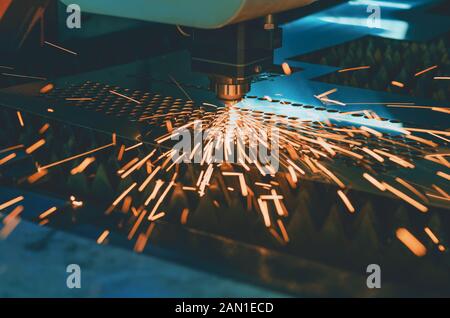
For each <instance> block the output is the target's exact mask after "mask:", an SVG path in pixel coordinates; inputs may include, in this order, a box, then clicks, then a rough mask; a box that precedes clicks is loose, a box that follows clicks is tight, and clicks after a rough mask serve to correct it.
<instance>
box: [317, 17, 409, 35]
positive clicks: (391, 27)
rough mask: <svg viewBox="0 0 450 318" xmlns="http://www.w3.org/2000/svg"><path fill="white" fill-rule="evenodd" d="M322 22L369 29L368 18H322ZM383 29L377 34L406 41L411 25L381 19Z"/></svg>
mask: <svg viewBox="0 0 450 318" xmlns="http://www.w3.org/2000/svg"><path fill="white" fill-rule="evenodd" d="M319 19H320V20H322V21H325V22H329V23H337V24H342V25H349V26H360V27H368V22H367V21H368V20H367V18H352V17H330V16H325V17H320V18H319ZM380 25H381V27H380V28H377V29H375V30H379V31H381V32H380V33H377V34H379V35H381V36H386V37H389V38H393V39H397V40H403V39H405V36H406V33H407V32H408V28H409V24H408V23H407V22H405V21H399V20H391V19H381V23H380Z"/></svg>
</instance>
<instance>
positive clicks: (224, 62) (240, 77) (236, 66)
mask: <svg viewBox="0 0 450 318" xmlns="http://www.w3.org/2000/svg"><path fill="white" fill-rule="evenodd" d="M62 1H63V2H65V3H67V4H69V3H70V2H71V0H62ZM314 1H315V0H226V1H222V0H189V1H187V0H134V4H133V5H130V4H129V3H124V2H123V1H119V0H96V1H91V0H79V1H78V2H77V3H78V4H79V5H80V7H81V9H82V11H83V10H85V11H87V12H92V13H99V14H107V15H113V16H119V17H126V18H133V19H139V20H145V21H152V22H160V23H166V24H174V25H181V26H187V27H192V28H194V29H192V30H191V31H190V36H191V40H192V47H191V54H192V70H193V71H195V72H201V73H204V74H206V75H208V77H209V78H210V88H211V90H212V91H214V92H215V93H216V95H217V97H218V98H219V99H221V100H226V101H231V100H239V99H241V98H242V97H243V96H244V95H245V94H246V93H247V92H248V91H249V90H250V84H251V81H252V77H253V76H255V75H257V74H259V73H261V72H262V71H264V70H265V69H267V68H268V67H271V66H272V63H273V51H274V49H275V48H277V47H280V46H281V29H279V28H277V27H276V26H275V23H274V19H273V15H272V14H273V13H277V12H281V11H286V10H290V9H294V8H298V7H302V6H305V5H308V4H310V3H312V2H314ZM258 18H259V19H258Z"/></svg>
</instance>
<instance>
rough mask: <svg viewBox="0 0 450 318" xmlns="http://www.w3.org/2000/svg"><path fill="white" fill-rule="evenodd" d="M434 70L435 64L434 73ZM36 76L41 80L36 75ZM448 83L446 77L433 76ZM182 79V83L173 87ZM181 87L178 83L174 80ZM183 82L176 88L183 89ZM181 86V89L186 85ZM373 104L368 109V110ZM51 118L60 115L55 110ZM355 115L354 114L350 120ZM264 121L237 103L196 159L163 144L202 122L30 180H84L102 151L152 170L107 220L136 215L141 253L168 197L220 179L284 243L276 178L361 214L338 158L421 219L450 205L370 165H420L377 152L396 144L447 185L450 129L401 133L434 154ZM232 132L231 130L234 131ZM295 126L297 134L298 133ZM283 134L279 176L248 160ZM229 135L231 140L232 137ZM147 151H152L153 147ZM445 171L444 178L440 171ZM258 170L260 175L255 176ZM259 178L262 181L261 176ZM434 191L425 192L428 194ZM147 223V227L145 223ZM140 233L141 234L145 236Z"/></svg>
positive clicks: (185, 214) (301, 124) (366, 132)
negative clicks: (191, 173) (255, 141)
mask: <svg viewBox="0 0 450 318" xmlns="http://www.w3.org/2000/svg"><path fill="white" fill-rule="evenodd" d="M46 44H47V45H50V46H52V47H54V48H57V49H60V50H63V51H65V52H67V53H70V54H73V55H76V53H75V52H73V51H70V50H67V49H64V48H62V47H60V46H58V45H55V44H52V43H49V42H46ZM436 67H437V66H436ZM436 67H434V66H433V67H430V68H428V69H426V70H423V71H421V72H418V73H417V74H415V76H420V75H422V74H424V73H426V72H429V71H432V70H433V69H435V68H436ZM368 68H370V66H360V67H354V68H349V69H343V70H339V72H347V71H358V70H363V69H368ZM282 69H283V71H284V73H285V74H286V75H287V76H289V75H291V74H292V70H291V68H290V67H289V65H288V64H287V63H283V64H282ZM3 75H9V76H23V75H19V74H10V73H3ZM33 78H35V79H43V78H40V77H33ZM436 79H446V78H436ZM174 81H175V80H174ZM175 83H177V82H176V81H175ZM177 85H179V84H178V83H177ZM392 85H394V86H398V87H404V85H403V84H402V83H400V82H397V81H392ZM53 88H54V86H53V84H47V85H46V86H44V87H42V89H41V90H40V92H41V93H42V94H46V93H48V92H50V91H51V90H52V89H53ZM180 89H182V88H181V87H180ZM336 91H337V89H332V90H329V91H327V92H324V93H322V94H319V95H315V97H316V98H317V99H318V100H320V101H321V102H322V103H324V104H334V105H339V106H346V105H347V104H346V103H343V102H341V101H338V100H336V99H333V98H332V97H331V95H332V94H333V93H334V92H336ZM110 93H111V94H113V95H115V96H116V97H117V98H125V99H127V100H129V101H131V102H134V103H136V104H140V103H141V102H140V101H139V100H136V99H133V98H131V97H128V96H126V95H124V94H121V93H119V92H117V91H110ZM67 100H77V101H84V100H92V98H91V97H76V98H75V97H74V98H68V99H67ZM366 104H371V103H366ZM387 106H388V107H401V108H427V109H428V108H429V109H430V110H432V111H439V112H444V113H450V110H449V109H448V108H442V107H428V106H419V105H413V104H411V103H391V104H389V105H387ZM48 111H49V112H53V111H54V110H53V109H50V108H49V109H48ZM357 112H358V113H362V114H364V115H365V116H366V117H367V118H368V119H370V120H381V119H380V117H379V116H378V115H377V114H376V112H374V111H373V110H362V111H357ZM352 113H355V112H347V113H344V114H347V115H350V114H352ZM263 117H264V114H257V115H255V112H251V111H248V110H246V109H242V108H239V107H237V106H235V105H231V106H230V105H228V106H227V107H221V108H218V111H217V114H216V115H215V117H214V119H213V120H211V121H207V122H206V123H203V126H204V127H202V128H204V129H208V130H209V131H212V133H210V134H208V137H207V138H205V139H202V140H201V142H199V143H197V144H195V145H194V147H193V150H192V151H191V152H190V153H181V154H178V155H179V156H178V159H176V160H175V159H174V157H175V155H176V154H177V152H176V151H175V150H174V149H171V147H170V146H169V147H164V144H165V143H166V142H170V140H171V139H172V137H173V136H174V135H176V134H179V132H180V131H181V130H182V129H189V130H193V129H194V126H195V122H194V121H192V122H188V123H186V124H184V125H183V126H180V127H175V128H174V127H173V126H172V122H171V121H170V120H167V121H165V122H164V123H165V127H166V130H167V133H165V134H164V135H162V136H160V137H158V138H156V139H155V144H154V145H153V146H152V147H153V149H151V150H150V151H149V152H148V153H147V154H145V155H143V156H141V157H139V156H138V155H137V156H135V157H134V158H133V159H131V160H129V161H127V162H123V161H124V154H125V153H130V152H133V151H137V150H140V149H142V148H144V146H146V147H147V146H149V145H148V144H145V143H144V142H142V141H140V142H138V143H136V144H134V145H131V146H128V147H127V146H125V144H121V143H120V141H119V140H118V138H117V137H116V136H115V134H114V135H113V136H112V140H111V143H108V144H106V145H104V146H101V147H98V148H95V149H91V150H88V151H86V152H83V153H79V154H76V155H73V156H71V157H68V158H63V159H61V160H58V161H56V162H52V163H47V164H43V165H40V164H39V165H38V168H37V171H36V172H35V173H33V174H32V175H30V176H28V178H27V181H28V182H29V183H30V184H33V183H36V182H38V181H39V180H41V179H42V178H43V177H45V176H47V175H48V174H49V173H50V171H51V169H52V168H54V167H56V166H60V165H64V164H67V163H69V162H73V161H75V160H81V162H80V163H79V164H78V165H77V166H76V167H74V168H72V169H71V170H70V173H71V174H72V175H76V174H81V173H84V172H85V170H86V169H87V168H88V167H89V166H90V165H92V164H93V163H94V162H95V161H96V157H95V154H96V153H98V152H100V151H105V150H110V151H111V150H114V151H116V150H118V151H116V152H117V154H116V155H117V160H118V161H119V162H123V165H122V167H120V169H118V170H117V177H118V178H120V179H127V178H129V177H130V176H133V174H134V173H136V172H137V171H143V170H145V172H146V174H147V176H146V178H145V180H144V181H143V182H142V183H137V182H133V183H131V185H129V186H128V187H127V188H126V189H125V190H124V191H123V192H122V193H120V194H118V196H117V197H116V198H115V199H114V200H113V202H111V204H110V206H109V208H108V209H107V210H106V215H109V214H111V213H113V211H116V210H120V211H122V212H124V213H129V215H130V218H131V219H132V220H133V222H131V226H130V228H129V231H128V235H127V237H128V239H129V240H132V239H136V243H135V248H134V249H135V251H137V252H142V251H143V250H144V248H145V246H146V244H147V242H148V240H149V237H150V235H151V233H152V231H153V229H154V227H155V222H156V221H157V220H160V219H163V218H164V217H165V216H166V215H167V213H168V212H167V211H163V210H162V206H163V205H164V202H165V201H166V200H169V199H168V198H169V197H170V193H171V192H172V191H173V190H174V189H175V188H177V187H178V188H181V189H182V191H186V192H192V193H197V195H198V197H199V199H201V198H202V197H204V196H205V195H206V194H207V193H208V188H209V187H210V186H211V184H212V183H213V179H214V178H215V177H216V178H218V176H220V178H225V179H226V180H234V181H230V182H226V183H229V184H232V185H233V186H224V188H223V191H225V192H226V195H227V196H229V195H230V194H231V193H236V194H237V195H240V196H242V197H243V198H244V202H245V205H246V208H247V209H248V210H254V211H257V212H258V213H260V215H261V217H262V220H263V223H264V226H265V227H266V228H267V229H268V231H269V232H270V233H271V234H272V235H273V236H274V237H275V239H277V240H278V241H279V242H280V243H281V244H286V243H288V242H289V234H288V232H287V230H286V226H285V224H284V220H285V218H286V217H287V216H288V215H289V212H288V210H287V208H286V205H285V203H284V200H285V197H284V195H283V193H282V192H281V191H279V189H278V187H279V185H280V184H279V182H277V181H276V180H275V176H279V175H280V174H281V175H282V176H283V177H284V178H285V179H286V181H287V183H288V184H289V186H290V187H291V188H293V189H295V188H297V187H299V186H301V185H300V184H301V181H302V179H303V178H305V179H307V178H313V179H314V178H315V179H317V178H320V179H323V180H327V181H328V182H330V183H334V184H335V185H336V186H337V190H336V197H337V198H338V199H339V200H340V202H341V203H342V205H343V206H344V207H345V208H346V210H347V211H348V213H357V211H358V207H357V206H355V205H354V204H353V203H352V200H351V197H350V196H349V191H348V190H349V184H348V183H347V180H346V178H345V176H340V175H339V173H337V172H336V171H335V170H334V166H335V163H336V161H337V160H338V159H339V158H346V159H350V160H352V161H353V162H354V164H355V165H357V166H360V167H363V168H364V170H365V172H364V173H363V174H362V175H361V176H360V177H361V178H363V179H364V180H366V181H367V183H368V184H370V185H372V186H373V187H374V188H375V189H377V190H378V191H380V192H389V193H391V194H392V195H393V196H395V197H397V198H399V199H401V200H403V201H405V202H406V203H408V204H410V205H411V206H412V207H414V208H416V209H417V210H418V211H419V212H420V213H427V212H428V211H429V208H428V203H429V201H430V199H436V200H442V201H444V202H448V201H450V194H448V193H447V192H446V191H445V190H444V189H442V187H439V186H438V185H435V184H432V185H431V187H426V186H420V185H416V184H414V183H413V182H410V181H408V180H405V179H402V178H400V177H397V178H396V179H395V183H388V182H387V181H386V180H382V179H381V178H382V176H377V175H376V173H375V172H374V170H372V169H371V168H370V166H371V165H373V164H383V163H384V162H391V163H393V164H395V165H397V166H398V167H399V168H403V169H415V167H416V164H415V163H414V162H412V161H411V160H409V159H407V158H403V157H401V156H399V155H397V154H394V153H392V151H391V150H390V149H386V148H377V147H375V146H374V145H375V144H376V142H377V141H383V142H386V143H390V144H391V145H392V148H395V147H397V148H404V149H406V150H417V151H419V152H420V153H421V157H422V158H423V159H425V160H428V161H431V162H434V163H435V164H437V165H439V166H440V167H442V168H441V169H438V170H436V171H435V172H434V173H435V174H436V175H437V176H439V177H440V178H442V179H443V180H446V181H449V180H450V175H449V174H448V173H446V172H445V169H448V168H450V162H449V161H448V160H447V158H448V156H450V153H442V152H440V151H439V142H445V143H448V142H449V141H450V140H449V139H448V137H449V135H450V132H448V131H439V130H428V129H418V128H401V129H399V130H397V131H396V133H399V134H401V135H402V136H403V137H404V138H405V139H409V140H412V141H414V142H417V143H419V144H423V145H425V146H427V147H431V148H433V149H435V151H432V152H426V151H424V150H423V149H419V148H415V147H414V146H411V145H409V144H407V143H402V142H400V141H396V140H392V139H390V138H388V136H386V134H385V133H384V132H382V131H378V130H377V129H375V128H372V127H368V126H359V127H353V126H352V127H347V126H345V127H342V126H338V125H335V124H333V123H332V122H331V121H327V122H319V127H318V126H317V125H316V124H315V123H312V122H310V121H303V120H301V119H292V118H279V117H276V118H275V117H272V118H270V119H267V118H263ZM148 119H155V116H150V117H149V118H142V121H145V120H148ZM17 120H18V124H19V125H20V126H21V127H24V126H25V125H26V122H25V121H24V118H23V116H22V113H21V112H20V111H17ZM48 128H49V124H48V123H47V124H45V125H43V126H42V127H41V129H40V130H39V131H38V135H39V136H40V138H39V139H38V141H36V142H34V143H33V144H30V145H14V146H10V147H8V148H6V149H3V150H0V155H2V154H4V153H7V155H5V156H2V157H1V158H0V166H1V165H5V164H7V163H8V162H9V161H11V160H13V159H14V158H16V156H17V152H18V151H24V152H25V153H26V154H27V155H30V156H31V155H33V153H35V152H37V151H43V149H44V148H45V145H46V139H45V132H46V131H47V130H48ZM230 128H231V129H230ZM291 128H293V129H291ZM274 130H276V132H277V138H278V147H279V149H280V152H279V157H278V164H279V170H278V171H276V170H275V169H274V168H273V167H272V166H271V165H270V164H269V165H267V164H266V163H263V162H260V161H259V160H258V159H255V156H251V154H250V153H249V151H250V152H251V147H250V138H249V136H250V135H252V134H253V135H256V136H261V135H264V136H270V134H271V133H272V132H273V131H274ZM230 132H231V133H230ZM424 135H428V137H424ZM357 136H358V137H365V138H370V139H373V140H374V143H372V144H371V145H369V144H365V143H363V142H361V141H359V140H358V139H357V138H355V137H357ZM259 142H260V143H261V144H263V145H264V146H265V147H266V148H267V149H270V144H269V143H268V142H267V140H259ZM219 148H221V149H225V151H224V156H225V158H224V159H225V160H224V161H216V160H215V158H214V152H215V150H216V149H219ZM232 148H233V149H234V148H236V149H237V157H238V158H239V159H238V160H237V162H235V163H230V160H228V159H230V158H227V157H228V156H231V155H232V154H233V152H232V151H231V149H232ZM146 149H147V148H146ZM195 155H200V156H201V162H200V163H198V164H193V166H195V168H196V169H198V170H199V171H198V174H197V179H196V180H193V182H192V184H181V182H180V181H178V179H179V177H180V166H181V165H183V164H185V163H184V161H185V160H186V159H188V158H189V159H192V158H193V157H194V156H195ZM443 170H444V171H443ZM255 172H256V173H255ZM255 175H259V177H255ZM150 188H152V190H151V191H150V194H149V195H148V196H147V197H144V198H140V197H142V195H140V196H138V195H137V194H142V193H143V192H145V190H147V189H150ZM424 189H428V190H424ZM23 200H24V197H23V196H19V197H16V198H12V199H10V200H8V201H7V202H4V203H2V204H0V213H2V211H5V210H7V209H8V208H11V207H14V208H13V210H12V211H11V212H9V213H8V214H7V215H6V216H4V218H3V224H4V225H3V227H2V229H1V230H0V236H1V237H3V238H5V237H7V236H8V235H9V234H10V233H11V232H12V230H13V229H14V228H15V227H16V226H17V224H18V223H19V220H20V214H21V213H22V212H23V210H24V205H22V204H21V203H22V201H23ZM69 202H70V204H71V206H72V207H73V208H78V207H81V206H83V201H81V200H78V199H76V198H75V196H72V197H71V198H70V200H69ZM214 205H215V206H217V207H220V205H221V202H219V201H217V200H214ZM57 212H58V208H57V207H51V208H49V209H48V210H46V211H43V212H42V213H41V214H40V215H39V217H38V218H39V222H40V224H41V225H46V224H48V223H49V222H50V218H51V217H52V216H53V215H55V214H56V213H57ZM189 212H190V211H189V208H187V207H186V208H183V210H182V212H181V217H180V223H181V224H187V222H188V218H189ZM144 224H146V225H144ZM139 229H142V231H138V230H139ZM111 231H112V229H104V230H103V231H102V232H101V233H100V234H99V236H98V239H97V243H98V244H105V243H106V242H107V241H108V236H109V235H110V233H111ZM424 232H425V233H426V234H427V235H428V236H429V238H430V239H431V240H432V242H433V243H435V244H436V245H437V246H438V249H439V250H440V251H445V247H444V245H442V244H441V242H440V240H439V239H438V237H437V236H436V234H435V233H434V232H433V231H432V229H430V228H429V227H425V228H424ZM396 236H397V238H398V239H399V240H400V241H401V242H402V243H403V244H404V245H405V246H407V247H408V248H409V249H410V250H411V252H412V253H414V254H415V255H417V256H423V255H425V254H426V252H427V250H426V247H425V245H424V244H423V243H422V242H421V241H420V240H419V239H417V238H416V237H415V236H414V235H413V234H412V233H411V232H410V231H409V230H408V229H406V228H399V229H397V231H396Z"/></svg>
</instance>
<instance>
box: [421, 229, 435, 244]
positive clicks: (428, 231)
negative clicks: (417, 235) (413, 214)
mask: <svg viewBox="0 0 450 318" xmlns="http://www.w3.org/2000/svg"><path fill="white" fill-rule="evenodd" d="M424 230H425V233H427V234H428V236H429V237H430V239H431V240H432V241H433V243H434V244H439V239H438V238H437V236H436V235H435V234H434V233H433V231H432V230H431V229H430V228H429V227H426V228H425V229H424Z"/></svg>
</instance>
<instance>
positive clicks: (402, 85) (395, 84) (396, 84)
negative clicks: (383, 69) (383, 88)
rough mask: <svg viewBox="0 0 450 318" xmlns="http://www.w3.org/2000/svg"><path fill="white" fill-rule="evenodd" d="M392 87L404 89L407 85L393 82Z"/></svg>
mask: <svg viewBox="0 0 450 318" xmlns="http://www.w3.org/2000/svg"><path fill="white" fill-rule="evenodd" d="M391 84H392V85H394V86H397V87H400V88H403V87H405V84H403V83H401V82H397V81H392V82H391Z"/></svg>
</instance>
